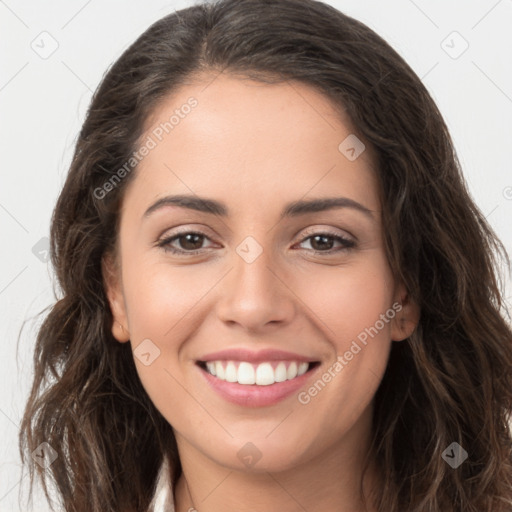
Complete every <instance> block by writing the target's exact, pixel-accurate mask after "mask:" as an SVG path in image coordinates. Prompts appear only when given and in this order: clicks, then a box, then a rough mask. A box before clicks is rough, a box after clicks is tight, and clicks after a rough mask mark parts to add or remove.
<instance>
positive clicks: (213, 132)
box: [131, 74, 378, 209]
mask: <svg viewBox="0 0 512 512" xmlns="http://www.w3.org/2000/svg"><path fill="white" fill-rule="evenodd" d="M355 132H356V130H355V129H354V127H353V125H352V123H351V121H350V119H349V118H348V116H346V115H344V114H343V113H342V112H340V109H336V108H335V107H334V105H333V104H332V103H331V102H330V100H329V99H328V98H327V97H326V96H324V95H323V94H321V93H319V92H318V91H316V90H315V89H313V88H311V87H310V86H308V85H306V84H303V83H300V82H293V81H286V82H281V83H277V84H267V83H262V82H257V81H254V80H251V79H247V78H239V77H234V76H231V75H226V74H221V75H218V76H216V75H210V76H205V77H202V78H201V79H199V80H194V81H193V82H191V83H189V84H188V85H184V86H182V87H180V88H179V89H178V90H176V91H174V92H173V93H172V94H169V95H168V96H167V97H166V98H164V99H163V100H162V101H161V102H160V103H159V104H158V106H157V107H156V108H155V109H154V110H153V112H152V113H151V115H150V116H149V117H148V119H147V121H146V123H145V131H144V134H143V136H142V137H141V139H140V141H141V144H144V143H147V142H148V141H151V146H152V147H151V150H150V151H149V152H148V153H147V154H146V156H144V157H143V158H142V159H141V161H140V163H139V165H138V167H137V177H136V179H135V180H134V182H132V184H131V186H132V185H135V188H137V189H138V191H139V192H140V193H143V194H145V195H146V196H148V197H149V196H151V198H152V199H154V198H155V197H158V196H159V195H165V194H166V193H169V192H173V193H196V194H198V195H204V196H210V197H214V196H219V197H220V196H222V197H224V198H226V197H231V199H232V200H233V201H234V202H236V200H237V198H238V199H239V201H240V202H243V201H244V200H245V201H246V202H247V200H249V202H252V204H253V205H254V197H258V198H260V200H261V201H264V202H267V201H272V202H275V201H279V200H280V199H281V198H282V200H283V202H285V201H288V200H294V199H298V198H301V197H303V196H305V195H308V194H309V195H311V196H322V195H323V196H325V195H331V196H332V195H335V194H336V193H339V194H343V195H348V196H352V197H353V198H354V199H356V200H359V201H364V202H365V204H366V205H367V206H368V207H369V208H370V209H378V198H377V191H376V180H375V175H374V173H375V168H374V162H375V159H374V156H373V152H372V148H371V147H370V146H369V144H367V143H364V142H363V141H362V137H361V136H360V135H358V134H356V133H355ZM358 144H360V145H359V146H358ZM362 144H364V150H363V151H362V153H361V154H360V155H359V156H358V157H357V158H356V159H355V160H354V159H353V152H352V154H350V153H347V152H346V150H347V148H348V149H351V147H355V149H356V150H357V152H359V151H360V150H361V149H362V148H363V146H362ZM148 145H149V144H148ZM349 157H352V158H349ZM235 191H236V195H235V194H234V192H235ZM235 209H236V208H235Z"/></svg>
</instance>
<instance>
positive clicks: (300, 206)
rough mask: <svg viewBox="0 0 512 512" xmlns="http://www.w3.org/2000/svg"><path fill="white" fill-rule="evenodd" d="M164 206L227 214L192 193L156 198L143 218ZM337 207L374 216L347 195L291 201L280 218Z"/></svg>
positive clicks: (218, 205) (219, 205)
mask: <svg viewBox="0 0 512 512" xmlns="http://www.w3.org/2000/svg"><path fill="white" fill-rule="evenodd" d="M166 206H179V207H181V208H187V209H189V210H196V211H199V212H203V213H210V214H212V215H219V216H221V217H228V216H229V209H228V207H227V206H226V205H225V204H224V203H221V202H220V201H216V200H215V199H208V198H205V197H199V196H194V195H175V196H166V197H162V198H161V199H158V201H156V202H155V203H153V204H152V205H151V206H150V207H149V208H148V209H147V210H146V211H145V212H144V215H143V218H147V217H149V216H150V215H151V214H152V213H153V212H155V211H157V210H159V209H161V208H163V207H166ZM337 208H351V209H354V210H357V211H359V212H361V213H363V214H365V215H366V216H367V217H370V218H371V219H373V218H374V216H373V213H372V210H370V209H368V208H367V207H366V206H363V205H362V204H361V203H358V202H357V201H354V200H353V199H350V198H348V197H323V198H320V199H308V200H299V201H293V202H291V203H288V204H287V205H285V207H284V209H283V210H282V212H281V216H280V218H281V219H283V218H285V217H298V216H300V215H305V214H307V213H316V212H323V211H327V210H333V209H337Z"/></svg>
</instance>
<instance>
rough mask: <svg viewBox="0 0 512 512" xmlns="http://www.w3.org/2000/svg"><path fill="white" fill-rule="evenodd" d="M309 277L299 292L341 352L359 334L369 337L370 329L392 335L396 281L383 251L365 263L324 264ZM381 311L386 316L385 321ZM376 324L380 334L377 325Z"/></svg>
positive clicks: (299, 285) (298, 284) (379, 333)
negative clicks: (392, 276)
mask: <svg viewBox="0 0 512 512" xmlns="http://www.w3.org/2000/svg"><path fill="white" fill-rule="evenodd" d="M307 281H308V282H307V283H306V282H303V283H297V288H296V289H299V290H300V292H299V293H298V295H299V296H300V297H301V298H302V299H303V301H304V303H305V304H306V305H307V310H308V311H310V312H311V317H312V319H313V321H315V323H316V324H317V325H318V326H320V327H321V328H322V330H323V332H324V334H325V337H326V338H328V339H329V340H330V341H331V344H332V345H333V346H334V348H336V350H337V353H342V352H344V351H345V350H348V347H349V346H350V344H351V342H352V341H353V340H355V339H357V338H358V336H359V338H360V339H364V337H365V333H366V335H367V336H368V337H369V334H368V331H371V332H372V334H373V337H375V338H379V339H381V340H384V339H388V338H389V337H390V329H391V318H392V316H394V314H393V313H394V311H393V310H392V308H391V306H392V298H393V285H392V278H391V275H390V273H389V270H388V267H387V265H386V263H385V260H384V259H383V257H381V256H380V255H379V254H374V255H372V257H369V258H367V261H365V262H364V264H363V262H358V263H357V264H354V265H350V266H340V267H339V268H337V269H335V268H332V267H331V268H325V267H324V268H323V269H321V270H318V271H317V272H316V274H315V275H314V279H313V278H311V279H308V280H307ZM386 312H388V316H387V317H386ZM381 315H384V316H385V320H384V321H382V320H381V318H382V317H381ZM315 319H316V320H315ZM375 326H376V328H377V330H378V334H375V331H374V329H373V328H374V327H375ZM384 350H385V348H384Z"/></svg>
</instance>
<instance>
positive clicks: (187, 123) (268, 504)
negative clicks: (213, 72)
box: [104, 74, 418, 512]
mask: <svg viewBox="0 0 512 512" xmlns="http://www.w3.org/2000/svg"><path fill="white" fill-rule="evenodd" d="M212 79H213V77H212V76H210V77H203V79H201V80H198V81H197V82H193V83H190V84H188V85H186V86H184V87H182V88H181V89H179V90H178V91H175V92H174V93H173V94H172V95H170V96H168V97H167V98H165V100H164V101H163V102H162V103H161V104H160V105H159V106H158V108H157V109H156V110H155V111H154V112H153V115H152V116H151V117H150V119H149V120H148V123H147V124H146V128H147V131H146V133H145V135H144V136H143V137H142V139H145V137H146V136H147V135H149V134H151V130H152V129H153V128H154V127H155V126H157V125H158V124H159V123H160V122H163V121H165V120H167V119H168V118H169V116H170V115H171V114H172V112H173V111H174V110H175V109H176V108H179V107H180V106H181V105H183V104H184V103H186V101H187V99H188V98H189V97H190V96H193V97H194V98H196V99H197V100H198V105H197V107H196V108H195V109H193V110H192V112H191V113H190V114H189V115H187V116H186V117H184V118H183V119H181V120H180V122H179V124H178V125H176V126H175V127H174V129H173V130H172V132H170V133H169V134H168V135H166V136H165V137H164V138H163V140H162V141H161V142H160V143H159V144H158V145H157V147H155V148H154V149H152V150H151V152H150V153H149V154H148V155H147V156H146V157H145V158H144V160H143V161H142V162H141V164H139V167H138V169H137V172H136V176H135V177H134V179H133V180H132V181H131V182H130V184H129V186H128V187H127V189H126V191H125V196H124V200H123V206H122V212H121V222H120V231H119V238H118V252H117V255H116V256H117V259H116V260H114V259H113V258H108V257H107V258H105V261H104V273H105V276H106V278H105V279H106V288H107V294H108V297H109V301H110V306H111V310H112V313H113V316H114V323H113V326H112V332H113V334H114V336H115V338H116V339H117V340H118V341H119V342H121V343H126V342H128V341H129V342H130V343H131V344H132V347H133V348H134V349H135V348H136V347H137V346H138V345H139V344H140V343H141V342H142V341H143V340H145V339H150V340H151V342H152V343H153V344H154V345H155V346H156V347H158V349H159V350H160V354H159V356H158V357H157V358H156V359H155V360H154V361H153V362H152V363H151V364H150V365H148V366H145V365H144V364H142V363H141V361H140V360H139V359H138V358H137V357H135V363H136V367H137V372H138V374H139V376H140V379H141V382H142V384H143V386H144V388H145V389H146V391H147V393H148V395H149V396H150V398H151V400H152V401H153V402H154V404H155V406H156V407H157V408H158V409H159V411H160V412H161V413H162V415H163V416H164V417H165V418H166V419H167V420H168V422H169V423H170V424H171V425H172V427H173V429H174V432H175V435H176V439H177V443H178V448H179V453H180V459H181V462H182V466H183V477H182V478H180V479H179V481H178V483H177V487H176V496H175V499H176V510H177V512H185V511H187V510H189V508H190V507H195V508H196V509H197V510H199V512H221V511H222V512H225V511H226V510H236V511H241V512H243V511H249V510H280V511H284V512H292V511H296V510H308V511H310V512H315V511H325V510H337V511H340V512H359V511H363V510H365V508H364V506H363V504H362V502H361V499H360V497H359V495H358V489H359V481H360V478H361V471H362V466H363V462H364V457H365V455H366V454H367V452H368V446H369V441H370V435H371V419H372V410H373V397H374V395H375V392H376V390H377V388H378V386H379V383H380V381H381V378H382V376H383V374H384V371H385V368H386V364H387V360H388V355H389V351H390V347H391V343H392V342H393V341H400V340H403V339H404V338H406V337H408V336H409V335H410V334H411V332H412V331H413V329H414V327H415V326H416V325H417V321H418V310H417V307H416V306H415V305H414V304H413V303H411V302H410V301H409V299H408V297H407V294H406V292H405V290H404V287H403V286H402V285H401V284H400V283H396V282H395V281H394V279H393V276H392V274H391V271H390V268H389V265H388V263H387V259H386V256H385V252H384V247H383V239H382V226H381V217H380V209H381V205H380V202H379V195H378V188H377V181H376V178H375V172H376V169H375V165H374V161H375V159H374V155H373V154H372V151H371V148H370V146H369V144H368V143H366V142H365V144H366V150H365V151H364V152H363V153H362V154H361V155H360V156H359V157H358V158H357V159H356V160H355V161H349V160H348V159H347V158H346V157H345V155H344V154H342V153H341V152H340V151H339V150H338V146H339V144H340V143H341V142H342V141H343V140H344V139H345V138H346V137H347V136H348V135H349V134H352V133H355V130H354V128H353V126H352V125H351V123H350V120H349V119H348V118H346V117H340V115H339V114H336V112H335V110H334V108H333V106H332V104H331V103H330V102H329V100H328V99H327V98H325V97H324V96H323V95H321V94H320V93H318V92H316V91H315V90H314V89H312V88H310V87H308V86H307V85H304V84H300V83H292V82H288V83H281V84H275V85H268V84H263V83H259V82H255V81H252V80H249V79H241V78H237V77H234V76H232V75H228V74H221V75H220V76H217V77H216V78H215V79H214V80H213V81H212ZM359 138H360V139H361V137H359ZM361 140H362V139H361ZM171 194H193V195H197V196H201V197H207V198H210V199H216V200H218V201H222V202H223V203H225V204H226V206H227V208H228V209H229V213H230V214H229V216H227V217H225V218H222V217H220V216H218V215H213V214H211V213H210V214H209V213H204V212H198V211H193V210H188V209H185V208H182V207H177V206H167V207H164V208H161V209H158V210H156V211H154V212H153V213H152V214H151V215H149V216H148V217H147V218H143V216H144V212H145V211H146V210H147V209H148V207H149V206H151V205H152V204H153V203H154V202H155V201H156V200H158V199H159V198H161V197H164V196H167V195H171ZM333 196H336V197H339V196H343V197H347V198H350V199H352V200H354V201H357V202H358V203H360V204H362V205H363V206H364V207H366V208H367V209H368V210H370V211H371V215H366V214H364V213H362V212H360V211H358V210H356V209H354V208H348V207H345V208H336V209H331V210H328V211H323V212H316V213H307V214H304V215H302V216H298V217H296V218H285V219H280V212H281V210H282V209H283V208H284V206H285V204H287V203H289V202H291V201H295V200H300V199H312V198H324V197H333ZM326 229H327V230H328V231H330V232H334V234H335V235H336V236H342V237H344V238H347V239H349V240H351V241H353V242H355V247H353V248H351V249H346V248H344V247H343V245H342V244H341V243H340V242H338V241H336V239H334V238H328V239H327V240H326V241H325V242H324V245H323V246H322V245H321V244H320V243H316V244H315V242H314V240H313V239H312V238H307V237H311V236H312V235H314V234H322V233H324V232H325V230H326ZM178 230H180V231H185V232H186V231H201V232H202V233H204V234H205V238H203V239H199V240H196V241H195V247H196V248H199V249H200V250H202V251H203V252H202V253H201V254H198V255H197V254H196V255H187V254H184V255H183V256H180V255H174V254H172V253H170V252H166V251H165V250H164V249H163V248H162V247H157V246H156V243H157V242H158V240H162V239H163V238H168V237H170V236H171V235H175V234H177V231H178ZM247 236H251V237H253V238H254V239H255V240H256V241H257V243H258V244H259V245H260V247H261V248H262V250H263V252H262V253H261V255H260V256H259V257H258V258H256V259H255V261H253V262H252V263H248V262H247V261H245V260H244V259H243V258H242V257H240V256H239V254H238V253H237V252H236V249H237V247H238V246H239V245H240V243H241V242H242V241H243V240H244V239H245V238H246V237H247ZM329 244H330V245H329ZM172 246H173V247H175V248H178V249H182V250H183V251H186V250H189V251H190V250H191V249H190V248H193V247H194V245H193V244H191V243H190V242H189V245H187V241H186V240H184V239H183V237H182V238H181V240H180V239H175V240H174V242H172ZM314 249H317V251H319V252H318V253H317V254H315V253H314ZM320 251H323V252H320ZM394 303H400V304H402V310H401V311H400V313H399V314H397V316H396V317H395V318H394V319H393V320H391V321H389V323H386V324H385V326H384V328H382V329H381V330H380V331H379V332H378V335H376V336H374V337H373V338H369V341H368V344H367V345H366V346H364V348H363V349H362V350H361V351H360V352H359V353H357V355H355V356H354V358H353V359H352V360H351V361H350V362H348V364H347V365H346V366H345V367H344V368H343V370H342V371H341V372H339V373H338V374H337V376H336V377H335V378H333V379H332V380H331V382H329V383H328V384H327V385H326V386H325V387H324V388H323V389H322V390H321V392H319V393H318V394H317V395H316V396H315V397H314V398H312V399H311V401H310V402H309V403H308V404H305V405H303V404H301V403H300V402H299V401H298V399H297V394H293V395H292V396H290V397H288V398H286V399H285V400H283V401H281V402H279V403H277V404H275V405H272V406H266V407H259V408H253V409H250V408H244V407H242V406H239V405H235V404H232V403H229V402H227V401H225V400H224V399H223V398H221V397H220V396H219V395H218V394H216V393H215V392H214V391H212V390H211V388H210V387H209V386H208V385H207V383H206V381H205V379H204V378H203V376H202V374H201V370H200V369H199V368H198V367H197V365H196V361H197V360H198V359H201V356H204V355H205V354H207V353H210V352H213V351H217V350H221V349H226V348H234V347H237V348H238V347H243V348H249V349H252V350H259V349H265V348H274V349H283V350H289V351H292V352H296V353H299V354H303V355H308V356H310V357H311V360H315V361H319V362H320V366H319V367H318V369H317V370H316V371H315V377H314V378H313V377H311V378H310V379H309V381H308V384H307V385H306V386H305V387H304V389H306V390H307V389H308V388H309V387H310V386H311V385H312V384H313V383H314V382H315V381H316V380H317V379H318V378H319V377H321V375H322V374H323V373H324V372H326V371H327V370H328V368H329V367H331V368H332V365H333V364H334V362H335V361H336V357H337V355H343V354H344V353H345V352H346V351H347V350H348V349H349V347H350V345H351V343H352V341H353V340H355V339H356V337H357V335H358V334H360V333H361V332H363V331H364V329H365V328H368V327H370V326H374V325H375V323H376V321H377V320H378V319H379V315H381V314H383V313H385V312H386V311H388V310H389V309H390V308H392V305H393V304H394ZM247 442H251V443H253V444H254V445H255V446H256V447H257V449H258V450H259V452H260V453H261V459H260V460H259V461H258V462H257V463H256V464H254V465H253V466H251V467H246V466H245V465H244V464H243V463H242V461H241V460H240V459H239V457H238V456H237V453H238V452H239V450H240V449H241V448H242V447H244V445H245V444H246V443H247ZM379 481H380V475H379V473H378V471H377V470H376V466H374V465H373V464H372V465H371V469H370V471H369V473H368V477H367V479H366V480H365V494H366V495H368V493H369V492H370V490H371V489H372V487H374V486H377V485H379ZM320 489H321V492H319V490H320ZM367 506H368V510H375V509H374V508H372V506H371V504H368V505H367Z"/></svg>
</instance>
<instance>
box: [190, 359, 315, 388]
mask: <svg viewBox="0 0 512 512" xmlns="http://www.w3.org/2000/svg"><path fill="white" fill-rule="evenodd" d="M197 364H198V366H199V367H200V368H201V369H202V370H204V371H205V372H207V373H208V374H210V375H212V376H213V377H215V378H216V379H219V380H221V381H224V382H233V383H238V384H242V385H246V386H270V385H272V384H276V383H280V382H285V381H287V380H293V379H296V378H297V377H300V376H301V375H304V374H305V373H307V372H309V371H311V370H312V369H313V368H316V367H317V366H318V365H319V364H320V363H319V362H318V361H312V362H309V363H308V362H303V361H293V360H289V361H264V362H261V363H258V364H256V363H249V362H247V361H225V360H218V361H198V362H197Z"/></svg>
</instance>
